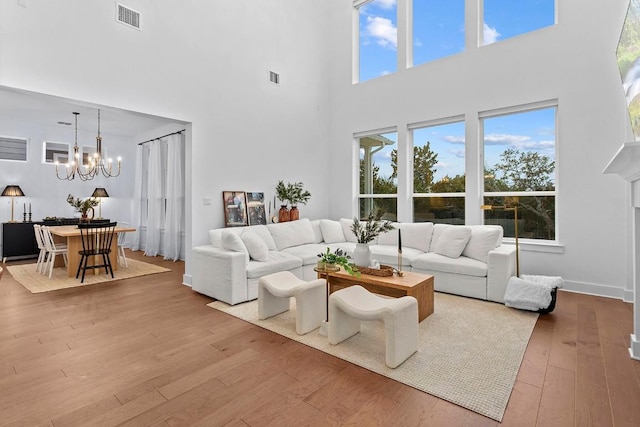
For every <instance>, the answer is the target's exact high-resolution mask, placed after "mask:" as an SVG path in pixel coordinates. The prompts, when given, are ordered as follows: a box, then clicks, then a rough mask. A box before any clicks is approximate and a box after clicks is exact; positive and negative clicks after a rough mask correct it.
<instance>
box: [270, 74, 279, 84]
mask: <svg viewBox="0 0 640 427" xmlns="http://www.w3.org/2000/svg"><path fill="white" fill-rule="evenodd" d="M269 81H270V82H271V83H274V84H277V85H279V84H280V74H278V73H276V72H273V71H269Z"/></svg>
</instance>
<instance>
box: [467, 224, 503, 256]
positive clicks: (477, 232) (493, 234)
mask: <svg viewBox="0 0 640 427" xmlns="http://www.w3.org/2000/svg"><path fill="white" fill-rule="evenodd" d="M500 234H501V233H500V229H499V228H498V227H495V226H472V227H471V238H470V239H469V243H467V246H466V247H465V248H464V250H463V251H462V255H464V256H466V257H469V258H473V259H477V260H478V261H482V262H484V263H486V262H487V261H488V258H489V251H491V250H492V249H495V247H496V246H497V245H498V241H499V239H500Z"/></svg>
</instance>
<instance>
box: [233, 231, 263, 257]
mask: <svg viewBox="0 0 640 427" xmlns="http://www.w3.org/2000/svg"><path fill="white" fill-rule="evenodd" d="M240 239H242V243H244V245H245V246H246V247H247V251H248V252H249V257H250V258H251V259H253V260H256V261H263V262H264V261H266V260H267V259H268V257H269V248H268V247H267V244H266V243H265V242H264V241H263V240H262V239H261V238H260V237H259V236H258V235H257V234H256V233H254V232H253V231H251V230H244V231H243V232H242V234H241V235H240Z"/></svg>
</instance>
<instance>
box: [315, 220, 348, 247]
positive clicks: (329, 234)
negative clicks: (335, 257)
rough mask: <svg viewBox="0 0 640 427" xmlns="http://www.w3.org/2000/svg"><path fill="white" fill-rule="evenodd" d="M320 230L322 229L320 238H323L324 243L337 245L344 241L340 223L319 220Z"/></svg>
mask: <svg viewBox="0 0 640 427" xmlns="http://www.w3.org/2000/svg"><path fill="white" fill-rule="evenodd" d="M320 228H321V229H322V237H323V238H324V242H325V243H339V242H345V241H346V240H345V236H344V233H343V231H342V226H341V225H340V222H338V221H333V220H330V219H321V220H320Z"/></svg>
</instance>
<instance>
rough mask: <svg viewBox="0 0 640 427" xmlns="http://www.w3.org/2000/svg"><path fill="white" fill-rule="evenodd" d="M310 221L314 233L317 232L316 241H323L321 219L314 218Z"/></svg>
mask: <svg viewBox="0 0 640 427" xmlns="http://www.w3.org/2000/svg"><path fill="white" fill-rule="evenodd" d="M310 222H311V228H312V229H313V234H315V236H316V240H315V243H322V242H323V240H322V239H323V237H322V228H320V220H319V219H314V220H312V221H310Z"/></svg>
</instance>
